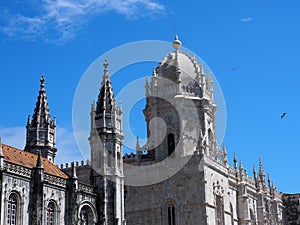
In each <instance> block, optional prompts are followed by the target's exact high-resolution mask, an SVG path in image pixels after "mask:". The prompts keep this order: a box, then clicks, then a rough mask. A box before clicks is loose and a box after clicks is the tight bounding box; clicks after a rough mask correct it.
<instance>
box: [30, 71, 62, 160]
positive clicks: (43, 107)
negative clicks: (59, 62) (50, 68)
mask: <svg viewBox="0 0 300 225" xmlns="http://www.w3.org/2000/svg"><path fill="white" fill-rule="evenodd" d="M40 82H41V84H40V91H39V95H38V97H37V101H36V105H35V109H34V113H33V116H32V119H31V118H30V115H29V116H28V120H27V126H26V145H25V149H24V150H25V151H28V152H31V153H34V154H38V153H39V152H41V156H42V157H44V158H47V159H48V160H50V161H51V162H53V163H54V159H55V155H56V152H57V148H56V143H55V139H56V118H55V117H54V118H53V119H52V120H51V116H50V110H49V106H48V101H47V96H46V90H45V78H44V75H42V77H41V79H40Z"/></svg>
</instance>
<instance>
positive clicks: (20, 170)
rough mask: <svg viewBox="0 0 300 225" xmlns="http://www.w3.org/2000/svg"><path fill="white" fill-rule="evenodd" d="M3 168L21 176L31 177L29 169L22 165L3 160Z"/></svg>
mask: <svg viewBox="0 0 300 225" xmlns="http://www.w3.org/2000/svg"><path fill="white" fill-rule="evenodd" d="M4 170H6V171H7V172H9V173H13V174H17V175H20V176H23V177H31V170H30V169H28V168H26V167H24V166H20V165H16V164H12V163H7V162H4Z"/></svg>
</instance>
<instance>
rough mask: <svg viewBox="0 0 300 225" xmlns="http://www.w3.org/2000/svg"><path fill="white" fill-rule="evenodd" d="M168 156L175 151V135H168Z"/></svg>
mask: <svg viewBox="0 0 300 225" xmlns="http://www.w3.org/2000/svg"><path fill="white" fill-rule="evenodd" d="M167 139H168V155H171V154H172V153H173V152H174V150H175V138H174V134H172V133H170V134H168V138H167Z"/></svg>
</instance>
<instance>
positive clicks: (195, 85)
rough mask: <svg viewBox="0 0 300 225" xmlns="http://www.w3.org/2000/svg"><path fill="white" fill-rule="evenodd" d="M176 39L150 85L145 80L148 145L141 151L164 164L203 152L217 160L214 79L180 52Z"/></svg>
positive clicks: (218, 150)
mask: <svg viewBox="0 0 300 225" xmlns="http://www.w3.org/2000/svg"><path fill="white" fill-rule="evenodd" d="M181 45H182V44H181V42H180V41H179V39H178V37H177V36H175V40H174V41H173V48H174V51H173V52H170V53H169V54H168V55H167V56H166V57H165V58H164V59H163V60H162V62H161V63H160V64H159V66H158V67H156V68H154V70H153V74H152V78H151V82H150V84H149V83H148V79H146V84H145V90H146V107H145V109H144V111H143V112H144V115H145V118H146V123H147V136H148V142H147V145H146V146H145V148H144V149H146V150H148V154H149V157H152V158H154V159H155V160H163V159H165V158H166V157H168V156H175V157H176V156H177V157H181V156H188V155H192V154H194V152H195V151H203V152H205V153H206V154H207V155H209V156H211V157H215V158H217V157H220V156H221V155H220V148H219V146H218V145H217V142H216V135H215V116H216V110H217V106H216V105H215V103H214V97H213V92H214V90H213V79H212V75H211V74H208V75H207V74H205V72H204V68H203V66H202V65H201V64H199V63H198V62H197V59H196V57H191V56H190V55H188V54H187V53H185V52H182V51H180V48H181Z"/></svg>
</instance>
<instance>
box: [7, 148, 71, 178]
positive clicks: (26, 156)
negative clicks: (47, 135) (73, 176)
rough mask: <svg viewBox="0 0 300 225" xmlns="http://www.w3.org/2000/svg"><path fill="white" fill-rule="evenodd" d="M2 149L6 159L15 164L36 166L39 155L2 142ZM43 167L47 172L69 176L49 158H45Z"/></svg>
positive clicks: (63, 176) (62, 176) (64, 176)
mask: <svg viewBox="0 0 300 225" xmlns="http://www.w3.org/2000/svg"><path fill="white" fill-rule="evenodd" d="M2 151H3V154H4V160H5V161H7V162H11V163H14V164H18V165H21V166H25V167H28V168H30V169H32V168H34V167H35V166H36V162H37V158H38V155H36V154H33V153H30V152H26V151H22V150H20V149H17V148H14V147H11V146H8V145H5V144H2ZM42 163H43V168H44V171H45V173H48V174H51V175H54V176H58V177H61V178H65V179H67V178H68V176H67V175H66V174H65V173H64V172H63V171H61V170H60V169H59V168H58V167H57V166H56V165H55V164H53V163H52V162H50V161H49V160H48V159H46V158H43V161H42Z"/></svg>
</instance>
